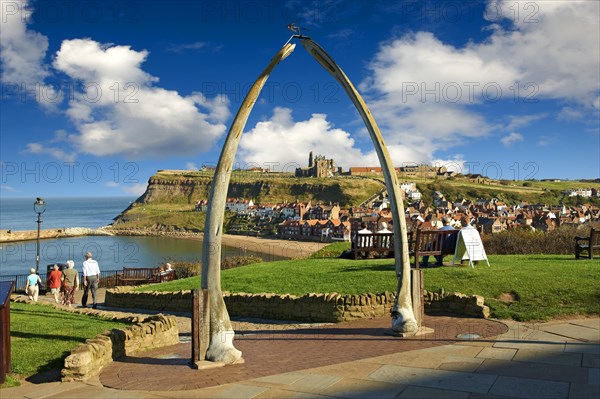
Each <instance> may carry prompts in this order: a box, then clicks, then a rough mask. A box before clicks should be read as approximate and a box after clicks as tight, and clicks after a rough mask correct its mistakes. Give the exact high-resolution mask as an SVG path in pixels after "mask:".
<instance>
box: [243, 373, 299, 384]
mask: <svg viewBox="0 0 600 399" xmlns="http://www.w3.org/2000/svg"><path fill="white" fill-rule="evenodd" d="M304 377H306V374H303V373H283V374H276V375H270V376H267V377H261V378H255V379H253V380H252V381H255V382H258V383H267V384H271V385H289V384H293V383H295V382H297V381H298V380H301V379H302V378H304Z"/></svg>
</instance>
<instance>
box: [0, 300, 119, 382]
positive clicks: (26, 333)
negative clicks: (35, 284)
mask: <svg viewBox="0 0 600 399" xmlns="http://www.w3.org/2000/svg"><path fill="white" fill-rule="evenodd" d="M127 326H129V324H127V323H123V322H118V321H112V320H105V319H102V318H98V317H95V316H87V315H81V314H76V313H69V312H65V311H61V310H59V309H55V308H52V307H50V306H46V305H41V304H32V303H16V302H13V303H11V305H10V335H11V352H10V353H11V363H12V374H9V375H7V377H8V378H7V382H6V383H5V384H3V385H2V388H6V387H9V386H15V385H18V380H19V379H20V378H26V377H28V376H30V375H33V374H36V373H39V372H43V371H46V370H51V369H60V368H62V366H63V364H64V359H65V358H66V357H67V356H68V355H69V353H70V351H71V349H73V348H75V347H76V346H77V345H79V344H80V343H83V342H85V340H86V339H89V338H93V337H95V336H96V335H98V334H100V333H102V332H104V331H106V330H110V329H112V328H123V327H127Z"/></svg>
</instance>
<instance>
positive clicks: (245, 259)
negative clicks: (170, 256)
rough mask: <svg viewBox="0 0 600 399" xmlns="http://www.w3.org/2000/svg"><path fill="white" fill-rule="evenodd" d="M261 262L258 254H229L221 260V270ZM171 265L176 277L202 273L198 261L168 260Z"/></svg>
mask: <svg viewBox="0 0 600 399" xmlns="http://www.w3.org/2000/svg"><path fill="white" fill-rule="evenodd" d="M259 262H263V260H262V259H261V258H259V257H258V256H230V257H228V258H225V259H223V260H222V261H221V270H226V269H233V268H235V267H240V266H245V265H250V264H252V263H259ZM170 263H171V266H172V267H173V269H175V272H176V273H177V278H178V279H181V278H188V277H193V276H199V275H200V273H202V262H200V261H197V260H196V261H170Z"/></svg>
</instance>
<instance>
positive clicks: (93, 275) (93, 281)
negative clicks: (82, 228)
mask: <svg viewBox="0 0 600 399" xmlns="http://www.w3.org/2000/svg"><path fill="white" fill-rule="evenodd" d="M82 270H83V286H84V291H83V297H82V298H81V305H82V306H83V307H84V308H85V306H86V305H87V301H88V292H89V291H90V289H91V291H92V308H94V309H96V307H97V306H98V304H97V303H96V290H97V289H98V283H99V282H100V267H99V266H98V262H96V261H95V260H94V259H92V253H91V252H88V253H86V254H85V262H83V269H82Z"/></svg>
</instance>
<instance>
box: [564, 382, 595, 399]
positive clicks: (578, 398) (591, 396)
mask: <svg viewBox="0 0 600 399" xmlns="http://www.w3.org/2000/svg"><path fill="white" fill-rule="evenodd" d="M598 398H600V386H598V385H586V384H571V389H570V390H569V399H598Z"/></svg>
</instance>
